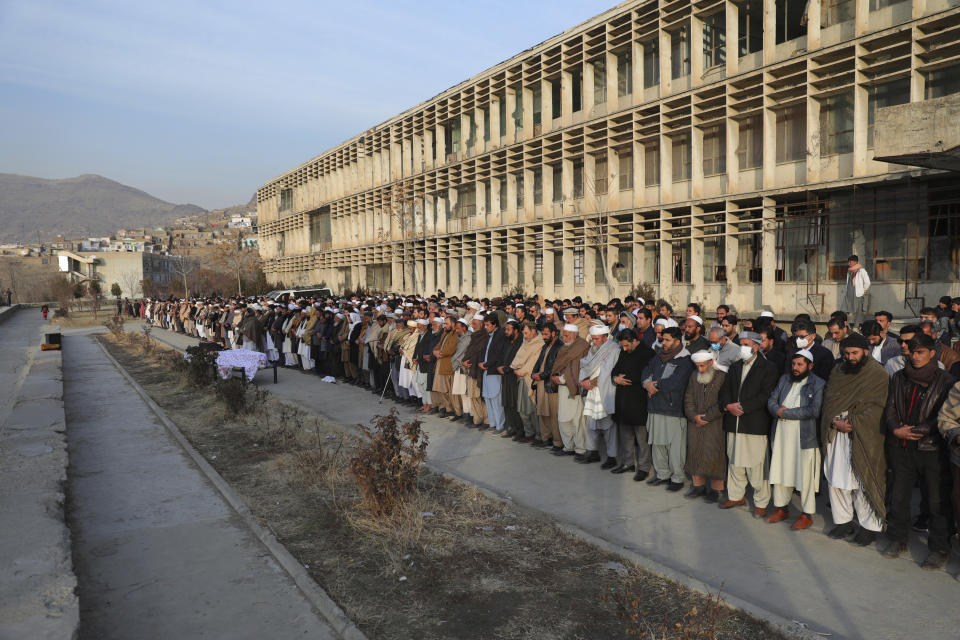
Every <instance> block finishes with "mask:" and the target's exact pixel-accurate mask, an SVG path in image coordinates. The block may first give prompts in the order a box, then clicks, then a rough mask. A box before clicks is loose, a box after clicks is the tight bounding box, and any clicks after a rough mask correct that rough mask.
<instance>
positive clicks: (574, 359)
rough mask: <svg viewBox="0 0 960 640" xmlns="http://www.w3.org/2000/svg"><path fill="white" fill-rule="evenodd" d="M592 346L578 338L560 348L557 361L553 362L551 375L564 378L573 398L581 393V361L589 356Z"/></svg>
mask: <svg viewBox="0 0 960 640" xmlns="http://www.w3.org/2000/svg"><path fill="white" fill-rule="evenodd" d="M589 350H590V344H589V343H588V342H587V341H586V340H584V339H583V338H577V339H576V340H574V341H573V342H571V343H570V344H565V345H563V346H562V347H560V351H558V352H557V359H556V360H554V362H553V372H552V373H551V375H554V376H563V378H564V386H566V387H567V390H568V391H569V392H570V397H571V398H573V397H575V396H577V395H578V394H579V393H580V359H581V358H583V356H585V355H587V351H589Z"/></svg>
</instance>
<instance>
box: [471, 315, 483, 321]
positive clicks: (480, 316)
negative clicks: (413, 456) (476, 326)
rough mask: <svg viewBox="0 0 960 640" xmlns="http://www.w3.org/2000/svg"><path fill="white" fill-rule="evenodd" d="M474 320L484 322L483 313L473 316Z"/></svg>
mask: <svg viewBox="0 0 960 640" xmlns="http://www.w3.org/2000/svg"><path fill="white" fill-rule="evenodd" d="M473 319H474V320H483V314H482V313H478V314H477V315H475V316H473Z"/></svg>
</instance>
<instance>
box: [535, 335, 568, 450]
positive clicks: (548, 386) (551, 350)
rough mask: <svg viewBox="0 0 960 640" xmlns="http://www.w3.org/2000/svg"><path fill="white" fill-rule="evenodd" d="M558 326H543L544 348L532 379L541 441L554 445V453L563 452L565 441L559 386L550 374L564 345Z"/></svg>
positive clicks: (541, 350)
mask: <svg viewBox="0 0 960 640" xmlns="http://www.w3.org/2000/svg"><path fill="white" fill-rule="evenodd" d="M559 333H560V332H559V330H558V329H557V325H555V324H553V323H552V322H546V323H544V325H543V330H542V331H541V336H542V337H543V347H542V348H541V349H540V355H539V357H538V358H537V362H536V364H534V365H533V373H531V374H530V379H531V380H532V381H533V382H532V384H533V386H534V388H535V391H536V400H537V418H538V419H539V421H540V439H541V440H542V441H543V442H544V443H546V442H549V443H550V444H552V445H553V453H562V452H563V439H562V438H561V437H560V423H559V422H558V416H557V412H558V397H557V391H558V388H557V385H555V384H553V382H552V381H551V380H550V372H551V371H553V365H554V363H555V362H556V361H557V354H558V353H559V352H560V348H561V347H562V346H563V343H562V342H561V341H560V337H559Z"/></svg>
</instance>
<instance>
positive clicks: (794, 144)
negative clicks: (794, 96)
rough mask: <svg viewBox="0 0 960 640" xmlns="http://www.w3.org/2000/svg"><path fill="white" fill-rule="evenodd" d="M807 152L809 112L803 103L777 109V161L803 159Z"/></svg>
mask: <svg viewBox="0 0 960 640" xmlns="http://www.w3.org/2000/svg"><path fill="white" fill-rule="evenodd" d="M806 153H807V114H806V110H805V109H804V106H803V105H802V104H798V105H794V106H792V107H786V108H783V109H778V110H777V162H795V161H797V160H803V159H804V158H805V157H806Z"/></svg>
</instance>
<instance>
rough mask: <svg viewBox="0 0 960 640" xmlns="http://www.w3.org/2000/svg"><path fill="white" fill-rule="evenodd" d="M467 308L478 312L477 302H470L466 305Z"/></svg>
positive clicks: (478, 305)
mask: <svg viewBox="0 0 960 640" xmlns="http://www.w3.org/2000/svg"><path fill="white" fill-rule="evenodd" d="M467 306H468V307H470V308H471V309H473V310H474V311H479V310H480V303H479V302H477V301H476V300H471V301H470V302H468V303H467Z"/></svg>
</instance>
